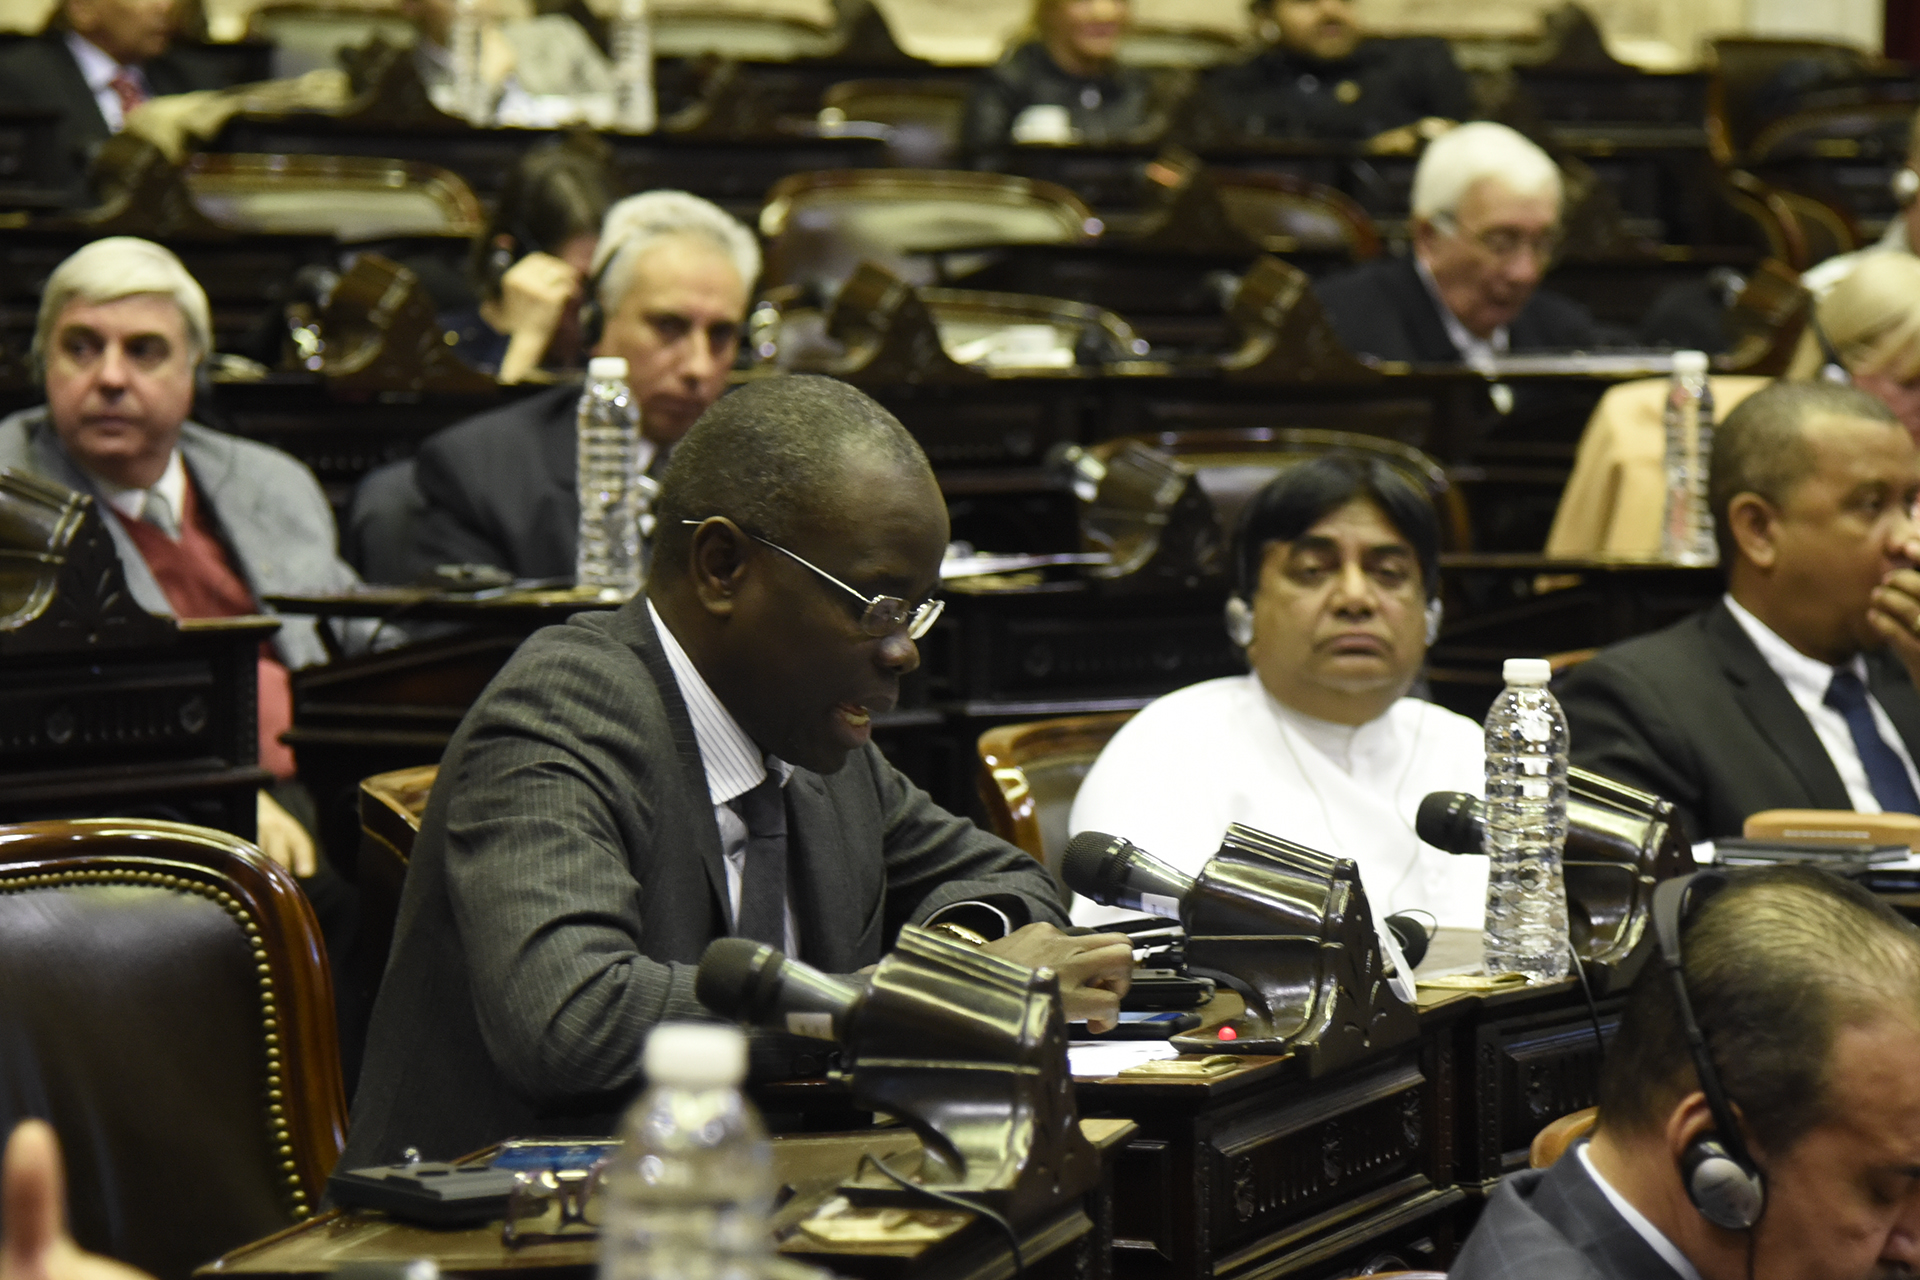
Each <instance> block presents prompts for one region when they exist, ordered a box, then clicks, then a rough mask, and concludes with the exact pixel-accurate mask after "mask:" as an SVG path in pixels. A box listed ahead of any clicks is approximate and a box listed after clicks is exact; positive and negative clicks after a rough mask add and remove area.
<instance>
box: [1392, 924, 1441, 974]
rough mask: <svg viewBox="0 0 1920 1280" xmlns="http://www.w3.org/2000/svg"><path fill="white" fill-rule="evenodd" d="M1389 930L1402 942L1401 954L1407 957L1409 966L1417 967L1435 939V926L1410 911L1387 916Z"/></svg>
mask: <svg viewBox="0 0 1920 1280" xmlns="http://www.w3.org/2000/svg"><path fill="white" fill-rule="evenodd" d="M1387 932H1388V933H1391V934H1392V935H1393V940H1394V941H1395V942H1397V943H1399V944H1400V954H1401V955H1402V956H1404V957H1405V958H1406V961H1407V968H1409V969H1415V968H1418V967H1419V965H1420V961H1421V960H1423V959H1425V958H1426V954H1427V947H1428V945H1429V944H1430V943H1432V941H1433V932H1434V931H1433V928H1432V926H1430V925H1428V924H1427V922H1426V921H1424V920H1422V919H1420V918H1419V917H1417V916H1415V915H1414V914H1413V913H1412V912H1410V911H1402V912H1400V913H1399V914H1398V915H1391V916H1388V917H1387Z"/></svg>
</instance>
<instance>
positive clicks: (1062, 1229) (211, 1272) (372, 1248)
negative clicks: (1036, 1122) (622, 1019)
mask: <svg viewBox="0 0 1920 1280" xmlns="http://www.w3.org/2000/svg"><path fill="white" fill-rule="evenodd" d="M1081 1129H1082V1132H1084V1133H1085V1134H1086V1136H1087V1138H1088V1140H1089V1141H1090V1142H1092V1143H1093V1144H1094V1146H1095V1147H1096V1148H1097V1149H1098V1150H1099V1151H1100V1152H1101V1153H1102V1155H1103V1157H1104V1160H1105V1167H1106V1169H1107V1170H1108V1177H1109V1179H1110V1178H1111V1170H1112V1167H1113V1164H1112V1162H1113V1157H1114V1155H1115V1154H1116V1153H1118V1152H1119V1150H1120V1149H1121V1146H1122V1144H1123V1143H1125V1142H1126V1141H1127V1140H1128V1139H1129V1138H1130V1137H1131V1136H1132V1134H1133V1130H1134V1126H1133V1125H1132V1124H1130V1123H1128V1122H1126V1121H1124V1120H1110V1119H1092V1120H1083V1121H1081ZM918 1146H919V1140H918V1139H917V1138H915V1137H914V1136H913V1135H912V1134H911V1133H909V1132H908V1131H906V1130H904V1129H875V1130H872V1131H869V1132H864V1133H848V1134H835V1135H813V1136H791V1137H788V1136H783V1137H779V1138H775V1139H774V1174H775V1177H776V1178H778V1179H779V1181H780V1183H781V1184H783V1185H784V1186H786V1187H788V1188H791V1190H792V1192H793V1196H792V1198H791V1199H790V1200H788V1201H787V1203H786V1204H785V1205H784V1206H783V1207H782V1209H781V1210H780V1211H779V1212H778V1213H777V1214H776V1215H775V1228H776V1235H777V1236H779V1239H780V1242H779V1253H778V1257H779V1258H780V1259H782V1260H787V1261H791V1262H803V1263H808V1264H811V1265H812V1266H815V1267H823V1268H826V1269H827V1270H828V1271H830V1272H832V1273H834V1274H837V1275H843V1276H851V1277H855V1280H896V1278H897V1277H901V1276H903V1275H907V1274H911V1275H912V1276H913V1277H914V1278H915V1280H1004V1278H1005V1277H1007V1276H1010V1275H1011V1274H1012V1269H1013V1268H1012V1258H1011V1256H1010V1255H1009V1254H1008V1252H1007V1249H1006V1246H1005V1243H1004V1237H1003V1236H1002V1235H1001V1234H1000V1233H999V1232H998V1231H997V1230H995V1229H994V1228H993V1227H992V1226H990V1225H989V1224H988V1223H987V1222H985V1221H984V1220H981V1219H979V1218H977V1217H975V1216H973V1215H971V1214H961V1213H949V1212H942V1211H936V1212H935V1213H934V1214H932V1215H930V1219H931V1220H933V1221H937V1222H939V1223H940V1224H941V1225H942V1226H943V1227H944V1229H945V1230H946V1231H947V1234H946V1235H944V1236H943V1237H942V1238H940V1239H938V1240H936V1241H933V1242H931V1243H881V1244H845V1245H829V1244H826V1243H825V1242H823V1241H821V1240H818V1239H815V1238H812V1237H810V1236H808V1235H807V1234H806V1233H805V1232H804V1231H801V1230H798V1229H797V1228H796V1226H795V1224H796V1223H797V1222H798V1221H799V1220H800V1219H801V1218H802V1217H803V1216H805V1214H806V1213H807V1212H809V1211H810V1210H811V1209H813V1208H817V1207H818V1206H819V1205H820V1204H821V1203H823V1202H824V1201H825V1200H826V1199H828V1198H830V1197H831V1196H833V1195H834V1194H835V1191H834V1188H835V1187H836V1186H837V1184H838V1183H839V1182H840V1180H841V1179H842V1178H844V1177H846V1176H847V1175H848V1174H850V1173H852V1172H853V1170H854V1167H855V1165H856V1164H857V1163H858V1161H859V1158H860V1155H861V1153H862V1152H866V1151H874V1152H877V1153H879V1154H881V1155H882V1156H883V1157H885V1156H894V1155H899V1154H903V1153H906V1152H909V1151H913V1150H917V1149H918ZM500 1227H501V1224H500V1223H499V1222H497V1221H496V1222H493V1223H489V1224H488V1225H487V1226H484V1227H474V1228H470V1229H465V1230H434V1229H431V1228H426V1227H415V1226H409V1225H406V1224H404V1223H399V1222H395V1221H393V1220H392V1219H390V1218H388V1217H387V1216H386V1215H385V1214H382V1213H377V1212H372V1211H360V1210H353V1211H347V1210H339V1209H335V1210H332V1211H330V1212H327V1213H324V1214H322V1215H320V1216H319V1217H317V1218H314V1219H312V1220H311V1221H308V1222H305V1223H302V1224H301V1225H299V1226H297V1227H293V1228H290V1229H289V1230H286V1231H282V1232H280V1233H279V1234H277V1235H273V1236H269V1237H267V1238H266V1239H264V1240H260V1241H257V1242H255V1243H253V1244H250V1245H245V1246H242V1247H241V1248H239V1249H236V1250H234V1251H233V1252H232V1253H229V1254H227V1255H226V1256H225V1257H222V1258H220V1259H218V1260H217V1261H215V1262H212V1263H209V1264H208V1265H207V1266H204V1267H202V1268H200V1270H199V1271H197V1272H195V1273H194V1274H195V1275H197V1276H202V1277H212V1276H250V1277H280V1278H283V1280H292V1278H293V1277H307V1276H314V1275H321V1274H325V1273H329V1272H331V1271H333V1270H335V1269H336V1268H338V1267H341V1266H345V1265H350V1264H365V1263H392V1264H405V1263H407V1262H411V1261H413V1260H414V1259H416V1258H430V1259H432V1260H434V1261H435V1262H437V1263H438V1264H439V1266H440V1270H441V1272H442V1273H443V1274H445V1273H452V1274H461V1275H486V1274H493V1273H503V1272H511V1273H512V1274H514V1275H516V1276H525V1277H541V1280H574V1278H575V1277H580V1278H581V1280H585V1278H586V1277H588V1276H591V1275H592V1274H593V1273H594V1268H595V1266H596V1263H597V1258H598V1253H599V1244H598V1241H597V1239H595V1238H594V1237H592V1236H585V1235H582V1236H575V1237H571V1238H565V1239H557V1240H553V1239H548V1240H538V1241H529V1242H527V1243H525V1244H522V1245H520V1246H518V1247H517V1248H509V1247H508V1246H506V1245H504V1244H502V1243H501V1238H500ZM522 1229H523V1230H528V1229H529V1228H528V1227H526V1226H523V1227H522ZM532 1229H537V1224H536V1225H535V1227H534V1228H532ZM783 1229H784V1233H783ZM1111 1232H1112V1215H1111V1212H1110V1208H1109V1206H1108V1202H1107V1189H1106V1188H1105V1187H1102V1188H1100V1189H1098V1190H1096V1191H1094V1192H1092V1193H1090V1194H1089V1195H1088V1196H1087V1197H1086V1198H1085V1203H1077V1204H1069V1205H1066V1206H1064V1207H1063V1208H1062V1209H1061V1210H1060V1211H1058V1212H1056V1213H1054V1214H1052V1215H1050V1216H1048V1217H1047V1218H1045V1219H1043V1220H1042V1221H1041V1222H1039V1223H1037V1224H1035V1225H1033V1226H1031V1227H1029V1228H1027V1229H1026V1230H1024V1231H1023V1233H1022V1241H1021V1252H1022V1255H1023V1258H1024V1260H1025V1262H1026V1267H1027V1273H1028V1274H1029V1275H1031V1276H1034V1277H1036V1280H1106V1277H1107V1275H1108V1271H1107V1267H1106V1259H1107V1257H1108V1254H1109V1250H1108V1248H1107V1245H1108V1242H1109V1241H1110V1239H1111ZM809 1275H815V1276H817V1273H809V1272H807V1271H805V1270H800V1269H791V1268H789V1269H785V1270H782V1269H778V1268H776V1269H775V1271H774V1272H772V1273H771V1275H770V1280H796V1278H798V1280H806V1277H808V1276H809Z"/></svg>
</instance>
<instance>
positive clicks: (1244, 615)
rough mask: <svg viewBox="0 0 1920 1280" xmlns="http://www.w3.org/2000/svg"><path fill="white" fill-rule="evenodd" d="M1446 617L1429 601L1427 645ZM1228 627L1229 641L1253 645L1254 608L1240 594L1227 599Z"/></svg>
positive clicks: (1437, 599)
mask: <svg viewBox="0 0 1920 1280" xmlns="http://www.w3.org/2000/svg"><path fill="white" fill-rule="evenodd" d="M1445 616H1446V606H1444V605H1442V604H1441V603H1440V597H1438V596H1435V597H1434V598H1433V599H1431V600H1429V601H1427V644H1429V645H1431V644H1433V642H1434V641H1435V640H1438V639H1439V638H1440V620H1441V619H1442V618H1443V617H1445ZM1222 621H1224V622H1225V623H1226V627H1227V639H1229V640H1231V641H1233V642H1234V643H1235V644H1236V645H1239V646H1240V647H1241V648H1242V649H1244V648H1246V647H1247V646H1248V645H1251V644H1252V643H1253V606H1252V605H1250V604H1248V603H1247V598H1246V597H1245V596H1243V595H1240V594H1239V593H1238V592H1236V593H1234V594H1233V595H1230V596H1228V597H1227V607H1226V612H1225V614H1224V616H1223V618H1222Z"/></svg>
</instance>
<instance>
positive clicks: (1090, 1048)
mask: <svg viewBox="0 0 1920 1280" xmlns="http://www.w3.org/2000/svg"><path fill="white" fill-rule="evenodd" d="M1179 1056H1180V1051H1179V1050H1178V1049H1176V1048H1174V1047H1173V1046H1172V1045H1170V1044H1168V1043H1167V1042H1166V1041H1165V1040H1071V1041H1068V1042H1067V1070H1068V1072H1070V1073H1071V1074H1072V1075H1073V1076H1074V1077H1076V1078H1078V1079H1082V1080H1105V1079H1106V1078H1107V1077H1108V1076H1117V1075H1119V1074H1120V1073H1121V1072H1122V1071H1125V1070H1126V1069H1127V1068H1128V1067H1137V1066H1139V1065H1140V1064H1141V1063H1143V1062H1152V1061H1153V1060H1154V1059H1155V1058H1177V1057H1179Z"/></svg>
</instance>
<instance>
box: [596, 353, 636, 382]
mask: <svg viewBox="0 0 1920 1280" xmlns="http://www.w3.org/2000/svg"><path fill="white" fill-rule="evenodd" d="M587 377H588V378H589V379H600V378H618V379H620V381H622V382H625V381H626V380H627V361H626V357H624V356H595V357H593V359H591V360H589V361H587Z"/></svg>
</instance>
